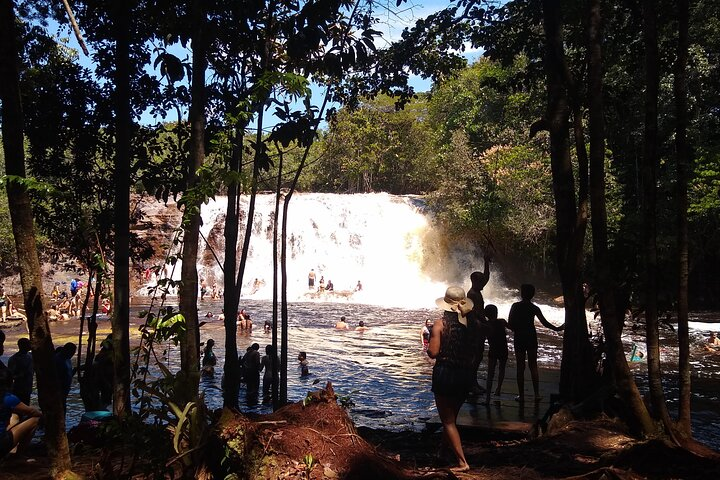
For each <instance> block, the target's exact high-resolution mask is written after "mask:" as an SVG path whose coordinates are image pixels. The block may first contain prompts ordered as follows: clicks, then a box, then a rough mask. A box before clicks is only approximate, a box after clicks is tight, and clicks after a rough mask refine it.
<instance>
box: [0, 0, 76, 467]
mask: <svg viewBox="0 0 720 480" xmlns="http://www.w3.org/2000/svg"><path fill="white" fill-rule="evenodd" d="M13 7H14V6H13V2H12V1H11V0H1V1H0V100H2V106H3V111H2V113H3V116H2V138H3V152H4V154H5V171H6V173H7V175H9V176H14V177H18V179H17V180H19V181H15V180H10V181H8V183H7V195H8V204H9V206H10V219H11V222H12V229H13V235H14V237H15V249H16V251H17V260H18V266H19V268H20V283H21V284H22V289H23V303H24V306H25V314H26V315H27V326H28V330H29V332H30V342H31V344H32V353H33V362H34V364H35V375H36V378H37V389H38V403H39V404H40V408H41V409H42V412H43V416H44V419H45V443H46V444H47V449H48V456H49V457H50V462H51V465H50V474H51V476H53V477H56V476H63V475H64V474H65V473H66V472H69V471H70V468H71V463H70V449H69V447H68V441H67V435H66V434H65V412H64V410H63V407H62V405H63V401H62V395H61V392H60V383H59V381H58V379H57V376H56V375H55V364H54V362H53V355H54V353H55V349H54V347H53V343H52V336H51V334H50V325H49V323H48V317H47V314H46V313H45V312H46V308H45V299H44V293H43V287H42V273H41V271H40V260H39V258H38V252H37V241H36V238H35V227H34V224H33V213H32V206H31V204H30V196H29V195H28V192H27V190H26V188H25V186H24V185H23V184H22V183H21V180H22V179H23V178H25V150H24V144H23V141H24V136H23V125H24V117H23V110H22V103H21V100H20V58H19V55H20V50H19V43H20V41H19V31H18V29H17V26H16V23H15V20H16V19H15V12H14V10H13Z"/></svg>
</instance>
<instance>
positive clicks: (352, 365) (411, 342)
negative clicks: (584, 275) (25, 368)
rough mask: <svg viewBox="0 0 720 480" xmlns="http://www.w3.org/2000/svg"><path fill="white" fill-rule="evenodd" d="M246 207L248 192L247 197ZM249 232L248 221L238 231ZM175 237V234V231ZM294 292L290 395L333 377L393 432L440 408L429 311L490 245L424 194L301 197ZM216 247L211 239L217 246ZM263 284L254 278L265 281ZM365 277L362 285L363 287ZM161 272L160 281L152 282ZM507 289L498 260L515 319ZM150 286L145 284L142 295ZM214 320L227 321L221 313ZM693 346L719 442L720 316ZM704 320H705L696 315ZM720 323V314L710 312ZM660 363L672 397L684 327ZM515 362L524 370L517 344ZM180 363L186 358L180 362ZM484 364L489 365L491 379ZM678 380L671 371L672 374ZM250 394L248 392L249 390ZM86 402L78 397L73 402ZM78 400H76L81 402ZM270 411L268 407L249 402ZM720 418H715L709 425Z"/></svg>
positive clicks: (698, 403) (253, 290)
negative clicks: (303, 359) (304, 366)
mask: <svg viewBox="0 0 720 480" xmlns="http://www.w3.org/2000/svg"><path fill="white" fill-rule="evenodd" d="M241 202H242V206H241V208H242V209H244V210H247V202H248V198H247V197H245V198H242V199H241ZM274 202H275V198H274V196H272V195H259V196H258V197H257V205H256V208H257V211H256V213H255V217H254V219H253V229H252V230H253V233H252V238H251V243H250V250H249V256H248V264H247V268H246V270H245V271H246V274H245V277H244V282H243V287H242V300H241V307H242V308H245V309H246V310H247V311H248V312H250V313H251V314H252V316H253V320H254V322H255V329H254V331H253V332H252V334H251V335H249V336H239V337H238V338H237V341H236V343H237V345H238V350H239V351H240V352H241V353H244V351H245V349H246V347H247V346H249V345H250V344H252V343H254V342H257V343H259V344H260V345H261V351H262V352H264V346H265V345H266V344H268V343H270V336H269V335H267V334H264V333H263V332H262V325H263V323H264V322H265V321H266V320H271V318H272V315H271V312H270V309H271V303H270V302H269V301H268V300H269V299H271V298H272V255H273V250H272V223H273V217H274V212H273V210H274ZM226 205H227V199H226V198H224V197H217V198H216V199H215V200H214V201H211V202H209V203H208V204H207V205H204V206H203V210H202V218H203V226H202V234H203V236H204V238H206V239H207V242H206V243H203V244H202V250H203V251H202V252H201V253H200V254H199V256H198V258H199V259H200V261H199V263H198V272H199V276H200V278H203V279H204V280H205V282H206V284H207V285H208V287H210V286H211V285H212V284H214V283H217V284H218V285H222V272H221V269H220V266H219V265H218V264H217V262H216V261H215V260H214V257H213V253H212V252H214V253H215V254H216V255H218V256H219V257H220V259H221V261H222V255H223V250H224V237H223V229H224V225H225V211H226ZM243 235H244V230H242V229H241V231H240V237H241V238H242V236H243ZM168 240H169V239H168ZM287 244H288V264H287V270H288V278H289V285H288V286H287V291H288V295H289V299H290V301H291V302H292V303H291V305H290V306H289V312H290V318H289V324H290V333H289V337H290V338H289V352H288V359H289V362H288V363H289V364H288V392H289V397H290V400H292V401H297V400H300V399H301V398H303V397H304V396H305V395H306V393H307V392H308V390H311V389H314V388H317V387H316V386H315V385H314V383H315V382H317V383H318V384H319V385H324V384H325V382H327V381H331V382H333V385H334V386H335V389H336V391H337V393H338V394H339V395H341V396H342V395H349V396H350V397H351V399H352V401H353V402H354V403H355V406H354V407H353V408H352V409H351V410H350V413H351V415H352V417H353V420H354V421H355V422H356V423H357V424H358V425H367V426H372V427H381V428H388V429H420V428H422V426H423V425H424V420H425V419H427V418H429V417H430V416H433V415H435V414H436V412H435V407H434V402H433V396H432V393H431V392H430V376H431V371H432V367H431V363H430V361H429V360H428V358H427V356H426V355H425V354H424V353H423V352H422V350H421V347H420V328H421V326H422V324H423V322H424V320H425V319H426V318H432V319H434V318H437V317H438V315H439V313H438V311H437V309H436V307H435V304H434V300H435V299H436V298H438V297H441V296H442V295H443V294H444V292H445V288H446V287H447V286H448V285H449V284H456V285H461V286H463V287H464V288H465V289H466V290H467V289H468V288H469V287H470V282H469V277H470V273H471V272H473V271H475V270H479V269H482V268H483V261H482V258H483V252H482V251H481V250H480V248H479V246H478V245H471V244H469V243H461V244H453V245H450V244H449V242H448V240H447V238H445V236H444V235H443V234H442V232H439V231H437V230H435V229H434V228H433V226H432V223H431V221H430V217H429V215H428V214H427V212H425V210H424V202H423V200H422V199H420V198H418V197H413V196H393V195H388V194H383V193H379V194H357V195H333V194H314V193H313V194H295V195H293V198H292V201H291V203H290V210H289V215H288V236H287ZM210 247H212V252H211V249H210ZM310 269H314V271H315V273H316V283H315V286H316V288H317V286H318V282H319V279H320V277H321V276H322V277H324V279H325V281H326V282H327V281H328V280H332V282H333V283H334V285H335V292H334V293H330V292H318V291H317V290H316V288H315V289H312V290H310V289H308V283H307V278H308V272H309V271H310ZM180 270H181V268H180V265H179V264H178V265H176V266H175V267H174V269H171V268H169V267H168V268H167V269H166V270H165V274H166V275H167V276H172V277H173V278H175V279H179V276H180ZM256 279H257V280H258V282H257V285H255V280H256ZM358 280H360V281H361V282H362V285H363V289H362V290H361V291H354V290H355V286H356V284H357V282H358ZM154 281H155V280H152V281H151V282H150V283H151V284H153V282H154ZM512 287H513V288H509V287H508V286H507V285H505V284H504V282H503V281H502V272H499V271H497V269H496V267H495V266H493V267H492V274H491V279H490V283H489V284H488V285H487V286H486V287H485V289H484V291H483V294H484V296H485V301H486V303H493V304H496V305H497V306H498V310H499V316H500V317H501V318H507V315H508V313H509V310H510V306H511V304H512V303H513V302H515V301H517V300H519V293H518V290H517V288H516V287H517V286H512ZM143 293H146V292H142V291H141V292H139V294H140V295H142V294H143ZM221 306H222V301H221V300H207V299H206V300H205V301H203V302H201V304H200V305H199V308H200V311H201V312H206V311H213V312H215V314H216V315H217V314H218V313H219V312H220V309H221ZM541 309H542V311H543V313H544V315H545V317H546V318H547V319H548V320H549V321H550V322H551V323H553V324H555V325H561V324H563V323H564V321H565V320H564V319H565V312H564V310H563V308H561V307H559V306H557V305H541ZM341 315H345V316H346V317H347V319H348V323H349V324H350V325H351V326H353V327H354V326H355V325H357V323H358V322H359V321H360V320H362V321H364V322H365V323H366V324H367V325H368V326H369V327H370V329H369V330H368V331H366V332H363V333H360V332H355V331H336V330H335V329H334V328H333V326H334V324H335V322H336V321H337V320H338V319H339V317H340V316H341ZM593 317H594V315H593V313H592V312H587V320H588V323H589V326H590V327H589V330H590V332H591V334H594V333H596V332H597V331H598V330H599V329H600V327H599V322H598V321H597V320H595V319H594V318H593ZM214 318H217V316H215V317H214ZM692 320H693V321H692V322H691V323H690V328H691V343H692V348H691V350H692V368H693V371H692V373H693V378H697V379H698V381H697V382H696V386H695V387H694V390H693V395H694V396H693V409H694V410H696V409H697V411H698V412H699V413H698V414H697V416H696V417H694V428H695V429H696V431H697V434H698V435H703V438H705V439H706V441H708V442H710V443H712V442H715V445H718V444H720V440H718V439H719V438H720V427H718V426H717V425H716V424H717V422H716V420H717V415H718V414H717V410H718V407H717V400H718V395H717V389H716V386H717V380H718V379H720V355H719V354H711V353H707V352H705V351H704V350H703V348H702V344H703V342H704V341H705V338H706V337H707V334H708V333H709V331H711V330H714V331H720V323H707V322H704V321H702V320H708V319H706V318H693V319H692ZM696 320H697V321H696ZM709 321H711V322H715V321H717V319H709ZM537 325H538V337H539V343H540V348H539V351H538V362H539V364H540V365H541V366H543V367H549V368H559V367H560V360H561V352H562V336H561V334H558V333H555V332H553V331H550V330H548V329H546V328H544V327H542V326H540V325H539V323H537ZM661 336H662V344H663V348H662V349H661V361H662V362H663V369H664V371H665V372H666V373H667V375H666V380H667V383H668V384H667V385H666V388H667V389H668V392H669V393H668V399H669V403H670V405H671V406H672V405H673V402H675V400H674V399H675V398H677V388H676V387H674V385H673V382H674V381H675V378H676V377H677V375H676V374H675V373H674V371H675V370H677V348H676V343H677V340H676V336H675V333H674V332H671V331H662V332H661ZM208 338H213V339H214V340H215V342H216V348H215V350H216V353H217V356H218V359H219V362H220V363H219V365H218V367H217V372H222V364H223V360H224V357H225V353H224V329H223V327H222V325H221V323H220V322H218V321H217V320H213V319H210V321H209V322H208V324H207V325H205V326H204V327H203V328H202V333H201V339H202V341H205V340H207V339H208ZM623 342H624V345H625V348H626V353H627V354H628V356H629V355H630V352H631V349H632V346H633V344H635V345H636V349H639V350H640V351H643V348H644V346H643V345H644V335H643V332H642V331H636V332H632V331H630V329H629V328H628V329H626V331H625V333H624V335H623ZM509 344H510V352H511V358H510V365H509V366H508V368H514V364H513V362H514V358H513V354H512V340H510V341H509ZM300 351H305V352H307V354H308V360H309V362H310V372H311V376H310V377H309V378H300V376H299V371H298V369H297V360H296V359H297V355H298V352H300ZM630 365H631V368H632V370H633V372H635V373H636V376H637V379H638V383H639V386H640V388H641V389H643V388H646V383H647V381H646V376H645V371H646V367H645V363H644V362H633V363H631V364H630ZM175 368H177V365H176V366H175ZM485 368H486V364H485V363H483V365H482V367H481V370H480V371H481V376H482V377H484V372H485ZM220 376H221V373H217V374H216V376H215V378H211V379H204V380H203V382H202V385H201V387H202V388H203V389H204V390H205V392H206V399H207V402H208V404H209V406H210V407H211V408H215V407H219V406H221V404H222V398H221V393H220V390H219V386H220ZM671 377H672V378H671ZM241 395H242V394H241ZM75 405H77V403H75ZM73 408H74V407H73ZM244 408H247V409H248V410H254V411H267V407H263V406H262V405H261V406H255V407H244ZM708 419H713V422H715V426H708V423H709V422H708Z"/></svg>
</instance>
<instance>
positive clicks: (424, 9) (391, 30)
mask: <svg viewBox="0 0 720 480" xmlns="http://www.w3.org/2000/svg"><path fill="white" fill-rule="evenodd" d="M451 3H452V2H448V1H441V0H427V1H415V0H410V1H408V2H405V3H402V4H401V5H400V6H399V7H397V8H395V2H394V1H392V0H391V2H390V3H389V4H388V5H382V4H380V3H378V4H376V10H375V12H374V14H375V17H376V18H378V19H379V24H378V25H376V26H375V27H374V28H375V29H376V30H378V31H380V32H381V33H382V35H381V36H380V37H378V38H377V40H376V46H377V48H379V49H382V48H386V47H387V46H389V45H390V44H391V43H392V42H393V41H395V40H398V39H399V38H400V36H401V34H402V31H403V29H405V28H411V27H412V26H413V25H415V22H416V21H417V20H419V19H422V18H425V17H427V16H428V15H430V14H432V13H435V12H437V11H439V10H441V9H443V8H446V7H447V6H448V5H450V4H451ZM80 28H81V30H82V25H80ZM53 29H54V30H55V31H56V32H57V35H58V38H60V37H64V38H67V45H68V47H70V48H73V49H75V50H76V51H77V52H78V54H79V55H78V57H79V59H78V61H79V63H80V64H81V65H83V66H84V67H86V68H88V69H89V70H90V71H94V70H95V65H94V63H93V51H92V45H88V49H90V55H89V56H85V55H84V54H83V53H82V51H81V49H80V45H79V43H78V41H77V39H76V38H75V35H74V34H73V32H72V30H71V28H70V24H69V22H68V23H67V24H66V25H53V24H51V31H53ZM164 48H166V49H167V51H168V52H169V53H171V54H173V55H175V56H176V57H178V58H179V59H180V60H181V61H183V62H190V61H191V57H192V52H191V50H189V49H187V48H184V47H182V46H181V45H180V44H176V45H170V46H164ZM462 55H463V56H464V57H465V58H467V59H468V61H469V62H473V61H476V60H477V59H478V58H479V57H480V56H481V55H482V51H480V50H478V49H473V48H470V46H467V48H466V49H465V50H464V51H463V52H462ZM154 57H155V55H154V56H153V62H152V63H151V64H149V65H147V66H146V67H145V70H146V72H147V73H148V74H149V75H151V76H154V77H156V78H158V79H160V81H161V82H163V83H166V82H167V80H166V79H162V78H161V77H162V75H161V72H160V71H159V68H155V66H154V65H153V63H154V59H155V58H154ZM212 75H213V74H212V72H211V71H209V72H208V74H207V78H208V81H210V80H211V79H212ZM188 80H189V78H188V76H187V75H186V76H185V78H184V79H183V80H182V81H184V82H186V83H187V82H188ZM410 84H411V85H412V86H413V88H414V89H415V91H416V92H426V91H429V90H430V89H431V87H432V83H431V80H430V79H426V78H422V77H420V76H418V75H411V77H410ZM310 91H311V99H312V100H311V103H312V104H313V105H314V106H316V107H319V106H320V105H321V104H322V102H323V99H324V97H325V93H326V92H325V89H324V88H323V87H322V86H320V85H318V84H316V83H313V82H311V83H310ZM329 106H330V107H338V105H332V104H331V105H329ZM296 107H297V108H302V102H296ZM270 113H272V112H270ZM187 114H188V112H187V108H183V109H182V110H181V116H182V117H183V119H187ZM177 120H178V119H177V114H176V113H175V112H174V111H171V112H168V113H167V116H166V117H165V118H163V117H161V116H159V115H154V114H153V113H152V112H151V111H150V110H147V111H145V112H143V113H142V115H141V116H140V118H139V121H140V123H141V124H144V125H152V124H155V123H158V122H164V121H177ZM265 123H266V125H267V128H272V126H273V125H274V124H275V123H276V121H273V120H270V121H266V122H265ZM251 127H252V128H254V127H255V125H251Z"/></svg>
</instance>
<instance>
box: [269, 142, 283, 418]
mask: <svg viewBox="0 0 720 480" xmlns="http://www.w3.org/2000/svg"><path fill="white" fill-rule="evenodd" d="M276 147H277V149H278V152H279V156H280V160H279V162H278V174H277V187H276V191H275V216H274V218H273V320H272V322H273V325H272V346H273V352H272V353H273V355H272V358H271V360H272V362H271V365H272V372H273V376H272V379H273V382H272V404H273V410H277V409H278V408H280V406H281V405H280V402H279V400H280V397H279V391H278V387H279V386H280V385H279V382H278V378H279V370H280V368H279V367H280V365H277V358H278V357H277V353H276V352H277V351H278V336H277V333H278V332H277V327H278V315H277V311H278V308H277V305H278V287H279V286H280V283H279V281H278V280H279V279H278V255H279V252H278V235H279V234H280V232H279V231H278V218H279V217H280V199H281V198H282V191H281V188H282V172H283V159H284V156H283V153H282V151H281V150H280V147H279V146H278V145H276ZM285 372H287V369H285Z"/></svg>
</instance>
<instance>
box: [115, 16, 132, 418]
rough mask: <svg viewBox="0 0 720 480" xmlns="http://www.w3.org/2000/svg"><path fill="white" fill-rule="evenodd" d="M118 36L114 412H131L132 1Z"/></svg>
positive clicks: (121, 19)
mask: <svg viewBox="0 0 720 480" xmlns="http://www.w3.org/2000/svg"><path fill="white" fill-rule="evenodd" d="M113 14H114V17H115V21H114V27H115V29H114V30H115V31H114V35H115V41H116V46H115V62H116V64H115V121H116V127H115V142H116V147H115V148H116V152H115V177H114V178H115V255H114V256H115V272H114V279H113V285H114V299H113V300H114V305H113V314H112V334H113V335H112V339H113V368H114V372H115V378H114V381H113V412H114V413H115V415H116V416H117V417H119V418H122V417H124V416H125V415H129V414H130V409H131V404H130V260H129V259H130V161H131V158H130V141H131V136H132V133H131V129H132V111H131V108H130V15H131V4H130V3H125V2H116V3H115V4H113Z"/></svg>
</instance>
